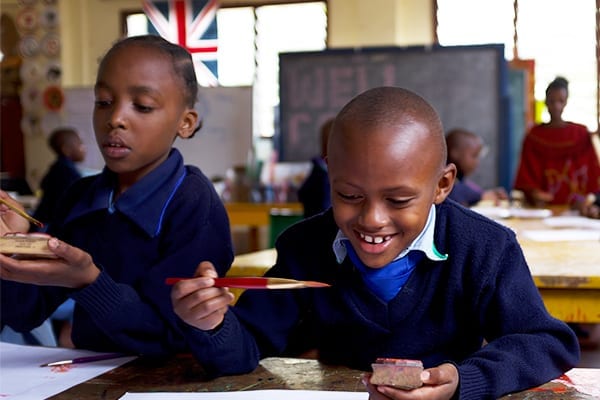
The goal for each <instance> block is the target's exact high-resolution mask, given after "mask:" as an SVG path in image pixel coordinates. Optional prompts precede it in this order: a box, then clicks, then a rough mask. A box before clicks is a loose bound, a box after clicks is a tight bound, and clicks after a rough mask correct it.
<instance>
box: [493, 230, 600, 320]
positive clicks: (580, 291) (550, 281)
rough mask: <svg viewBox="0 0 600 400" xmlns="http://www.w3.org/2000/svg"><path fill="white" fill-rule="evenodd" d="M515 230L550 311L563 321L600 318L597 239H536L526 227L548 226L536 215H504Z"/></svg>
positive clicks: (599, 259)
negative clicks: (528, 235)
mask: <svg viewBox="0 0 600 400" xmlns="http://www.w3.org/2000/svg"><path fill="white" fill-rule="evenodd" d="M501 223H503V224H505V225H507V226H509V227H510V228H512V229H513V230H514V231H515V232H516V233H517V239H518V240H519V243H520V244H521V247H522V249H523V253H524V254H525V258H526V260H527V263H528V264H529V268H530V269H531V274H532V275H533V279H534V281H535V284H536V286H537V287H538V288H539V290H540V293H541V295H542V298H543V299H544V303H545V304H546V308H547V309H548V311H550V314H552V315H553V316H555V317H556V318H559V319H561V320H563V321H565V322H578V323H599V322H600V241H597V240H573V241H560V242H539V241H533V240H530V239H527V238H525V237H523V233H524V231H526V230H537V229H549V227H548V226H547V225H545V224H544V222H543V220H540V219H531V220H527V219H507V220H503V221H501Z"/></svg>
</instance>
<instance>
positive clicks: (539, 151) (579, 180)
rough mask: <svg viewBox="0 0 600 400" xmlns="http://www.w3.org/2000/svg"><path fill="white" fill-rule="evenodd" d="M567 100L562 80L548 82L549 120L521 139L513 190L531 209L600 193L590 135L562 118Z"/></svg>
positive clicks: (599, 171)
mask: <svg viewBox="0 0 600 400" xmlns="http://www.w3.org/2000/svg"><path fill="white" fill-rule="evenodd" d="M568 97H569V83H568V81H567V80H566V79H565V78H563V77H557V78H556V79H554V80H553V81H552V82H550V84H549V85H548V87H547V88H546V107H547V108H548V113H549V114H550V121H549V122H545V123H542V124H539V125H536V126H534V127H533V128H531V130H530V131H529V132H528V133H527V134H526V135H525V138H524V140H523V146H522V148H521V158H520V161H519V167H518V170H517V175H516V178H515V183H514V188H515V189H517V190H520V191H522V192H523V194H524V195H525V199H526V201H527V202H528V203H529V204H530V205H532V206H536V207H541V206H544V205H547V204H557V205H573V204H574V203H575V202H577V201H578V199H580V198H581V197H582V196H585V195H586V194H587V193H594V192H597V191H599V190H600V164H599V162H598V157H597V156H596V153H595V151H594V147H593V144H592V140H591V136H590V132H588V130H587V128H586V127H585V126H584V125H581V124H578V123H575V122H570V121H565V120H564V119H563V118H562V114H563V111H564V109H565V106H566V105H567V99H568Z"/></svg>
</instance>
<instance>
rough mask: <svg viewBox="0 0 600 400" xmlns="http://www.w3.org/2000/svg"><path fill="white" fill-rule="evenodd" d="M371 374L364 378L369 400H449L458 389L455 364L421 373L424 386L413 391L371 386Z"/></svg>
mask: <svg viewBox="0 0 600 400" xmlns="http://www.w3.org/2000/svg"><path fill="white" fill-rule="evenodd" d="M370 378H371V374H365V375H364V376H363V383H364V384H365V386H366V387H367V391H368V392H369V400H389V399H393V400H422V399H428V400H449V399H451V398H452V396H453V395H454V393H455V392H456V389H457V388H458V380H459V379H458V370H457V369H456V367H455V366H454V365H453V364H450V363H447V364H441V365H440V366H438V367H435V368H429V369H426V370H424V371H423V372H422V373H421V380H422V381H423V386H421V387H420V388H416V389H412V390H403V389H396V388H393V387H391V386H383V385H379V386H375V385H371V383H370V382H369V379H370Z"/></svg>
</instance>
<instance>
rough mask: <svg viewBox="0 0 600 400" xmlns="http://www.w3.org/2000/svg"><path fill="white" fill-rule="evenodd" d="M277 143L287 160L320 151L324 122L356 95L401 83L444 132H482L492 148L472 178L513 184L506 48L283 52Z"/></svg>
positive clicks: (486, 182) (486, 184)
mask: <svg viewBox="0 0 600 400" xmlns="http://www.w3.org/2000/svg"><path fill="white" fill-rule="evenodd" d="M279 64H280V65H279V74H280V76H279V77H280V81H279V85H280V106H279V115H280V119H279V132H278V133H277V137H276V145H277V148H278V152H279V155H280V159H281V160H283V161H304V160H308V159H310V158H311V157H313V156H314V155H316V154H319V136H318V132H319V128H320V125H321V124H322V123H323V122H324V121H325V120H326V119H327V118H329V117H331V116H334V115H335V114H336V113H337V112H338V111H339V110H340V109H341V107H343V105H344V104H346V103H347V102H348V101H349V100H350V99H351V98H352V97H354V96H355V95H357V94H359V93H361V92H363V91H364V90H367V89H369V88H372V87H377V86H401V87H405V88H407V89H410V90H412V91H414V92H416V93H418V94H420V95H421V96H423V97H424V98H425V99H426V100H428V101H429V102H430V103H431V104H432V105H433V106H434V107H435V108H436V110H437V111H438V113H439V114H440V117H441V119H442V123H443V125H444V129H445V130H446V131H448V130H450V129H451V128H457V127H462V128H465V129H468V130H471V131H473V132H475V133H477V134H479V135H480V136H481V137H482V138H483V140H484V141H485V143H486V145H487V146H488V147H489V149H490V151H489V152H488V154H487V156H486V157H485V158H484V159H483V160H482V161H481V164H480V167H479V169H478V170H477V172H476V174H475V175H474V176H473V179H474V180H475V181H477V182H478V183H480V184H481V185H482V186H484V187H492V186H496V185H498V184H502V185H503V186H509V185H510V176H509V173H510V171H509V169H508V167H507V165H510V157H512V155H511V153H510V151H509V146H510V137H511V132H510V129H511V124H510V123H509V120H508V119H509V109H508V107H509V103H510V98H509V93H508V83H507V82H508V78H507V66H506V62H505V60H504V46H503V45H501V44H491V45H477V46H453V47H441V46H433V47H404V48H396V47H394V48H365V49H333V50H325V51H319V52H299V53H282V54H280V56H279Z"/></svg>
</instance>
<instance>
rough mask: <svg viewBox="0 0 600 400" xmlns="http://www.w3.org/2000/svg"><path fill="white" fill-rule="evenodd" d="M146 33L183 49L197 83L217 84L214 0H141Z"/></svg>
mask: <svg viewBox="0 0 600 400" xmlns="http://www.w3.org/2000/svg"><path fill="white" fill-rule="evenodd" d="M143 8H144V13H145V14H146V16H147V17H148V19H149V20H150V22H151V24H149V26H148V32H149V33H154V34H158V35H160V36H162V37H163V38H165V39H167V40H168V41H170V42H172V43H177V44H179V45H180V46H182V47H184V48H186V49H187V50H188V51H189V52H190V53H191V54H192V58H193V60H194V65H195V67H196V76H197V78H198V83H199V84H200V85H201V86H218V84H219V81H218V78H217V77H218V75H217V18H216V17H217V8H218V2H217V0H143Z"/></svg>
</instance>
